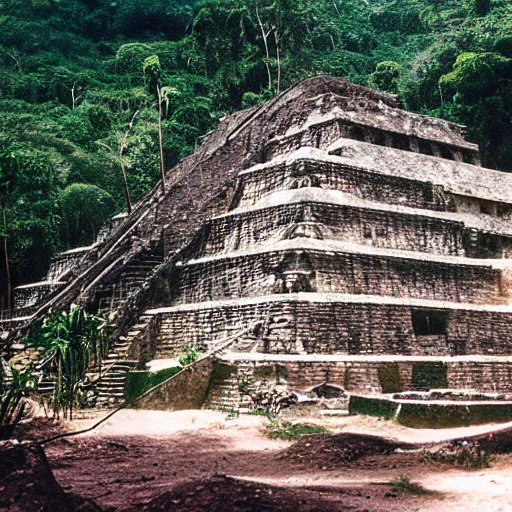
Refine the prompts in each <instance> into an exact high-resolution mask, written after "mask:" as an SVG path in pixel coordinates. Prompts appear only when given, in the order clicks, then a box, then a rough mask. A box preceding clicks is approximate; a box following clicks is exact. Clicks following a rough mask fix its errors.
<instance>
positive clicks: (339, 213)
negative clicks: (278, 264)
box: [194, 203, 464, 257]
mask: <svg viewBox="0 0 512 512" xmlns="http://www.w3.org/2000/svg"><path fill="white" fill-rule="evenodd" d="M304 222H315V223H316V224H317V227H318V229H319V231H320V233H321V236H322V237H323V238H325V239H329V240H339V241H343V242H352V243H359V244H364V245H372V246H375V247H383V248H384V247H385V248H389V249H401V250H408V251H419V252H429V253H434V254H444V255H452V256H463V255H464V247H463V232H464V231H463V229H464V225H463V224H462V223H460V222H456V221H448V220H443V219H436V218H433V217H427V216H420V215H406V214H402V213H398V212H393V211H383V210H370V209H367V208H363V207H354V206H349V205H333V204H323V203H307V204H290V205H283V206H277V207H273V208H263V209H261V210H256V211H248V212H245V213H240V214H238V215H230V216H227V217H220V218H217V219H214V220H212V221H211V222H209V224H208V228H207V230H206V231H207V233H206V234H205V237H204V239H203V241H202V243H201V245H200V246H199V247H197V248H196V250H195V253H194V256H195V257H200V256H209V255H214V254H220V253H225V252H229V251H237V250H246V249H249V248H252V247H255V246H257V245H260V244H262V243H264V242H266V241H268V240H270V239H280V238H293V237H294V236H296V234H295V233H297V227H299V229H300V225H303V223H304ZM297 225H299V226H297Z"/></svg>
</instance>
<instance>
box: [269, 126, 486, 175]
mask: <svg viewBox="0 0 512 512" xmlns="http://www.w3.org/2000/svg"><path fill="white" fill-rule="evenodd" d="M340 138H346V139H354V140H359V141H363V142H368V143H370V144H376V145H378V146H386V147H389V148H395V149H401V150H402V151H412V152H414V153H422V154H424V155H431V156H437V157H439V158H445V159H447V160H455V161H457V162H465V163H469V164H473V165H480V157H479V154H478V151H475V150H473V149H471V148H461V147H458V146H453V145H450V144H446V143H442V142H438V141H434V140H428V139H423V138H420V137H414V136H412V135H410V134H409V135H406V134H404V133H397V132H392V131H389V130H382V129H379V128H376V127H371V126H364V125H359V124H355V123H350V122H348V121H346V120H341V119H328V120H325V121H323V122H320V123H316V124H313V125H310V126H308V127H306V128H305V129H302V130H300V131H296V132H295V133H293V134H291V135H288V136H283V137H279V138H275V139H272V140H270V141H269V142H268V144H267V147H266V158H267V160H271V159H272V158H275V157H277V156H279V155H286V154H289V153H291V152H293V151H296V150H298V149H300V148H302V147H305V146H312V147H315V148H319V149H327V148H328V147H329V146H330V145H331V144H333V143H334V142H336V141H337V140H339V139H340Z"/></svg>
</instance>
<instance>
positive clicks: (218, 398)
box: [203, 367, 240, 411]
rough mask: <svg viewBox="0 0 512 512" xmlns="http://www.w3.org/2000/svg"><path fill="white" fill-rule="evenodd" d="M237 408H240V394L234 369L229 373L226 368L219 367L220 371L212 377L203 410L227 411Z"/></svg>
mask: <svg viewBox="0 0 512 512" xmlns="http://www.w3.org/2000/svg"><path fill="white" fill-rule="evenodd" d="M222 370H225V371H222ZM238 407H240V393H239V392H238V380H237V371H236V368H233V370H232V371H229V369H227V367H224V368H223V367H221V369H220V371H217V372H214V374H213V375H212V379H211V381H210V387H209V389H208V394H207V396H206V400H205V402H204V405H203V409H217V410H221V411H229V410H231V409H237V408H238Z"/></svg>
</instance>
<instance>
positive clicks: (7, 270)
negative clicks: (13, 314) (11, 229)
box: [2, 207, 12, 311]
mask: <svg viewBox="0 0 512 512" xmlns="http://www.w3.org/2000/svg"><path fill="white" fill-rule="evenodd" d="M2 214H3V221H4V257H5V275H6V279H7V283H6V289H7V310H8V311H9V310H10V309H11V295H12V284H11V268H10V265H9V251H8V248H7V217H6V215H5V207H3V208H2Z"/></svg>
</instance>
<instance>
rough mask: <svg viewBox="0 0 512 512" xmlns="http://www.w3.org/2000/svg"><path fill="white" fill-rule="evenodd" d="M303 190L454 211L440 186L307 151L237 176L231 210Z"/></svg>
mask: <svg viewBox="0 0 512 512" xmlns="http://www.w3.org/2000/svg"><path fill="white" fill-rule="evenodd" d="M308 156H309V158H307V157H308ZM382 165H383V166H384V165H385V162H383V163H382ZM304 187H319V188H323V189H327V190H339V191H342V192H346V193H350V194H353V195H355V196H357V197H360V198H362V199H366V200H369V201H377V202H380V203H388V204H395V205H403V206H410V207H413V208H424V209H427V210H438V211H455V203H454V201H453V198H452V197H451V196H450V194H447V193H446V192H445V191H444V188H443V187H442V186H434V185H433V184H432V182H430V181H427V180H419V179H408V178H406V177H401V176H399V175H391V174H385V173H381V172H379V170H378V169H372V170H366V169H361V168H359V167H358V166H357V162H356V161H347V159H345V160H344V161H341V159H338V160H337V159H336V157H330V158H329V156H328V155H327V154H323V155H319V154H318V153H314V152H313V153H312V152H311V150H310V149H306V150H305V151H300V152H297V153H296V154H294V155H293V156H291V157H289V159H288V160H287V161H286V160H285V161H279V160H277V161H272V162H270V163H268V164H262V165H257V166H254V167H252V168H250V169H247V170H246V171H242V172H240V173H239V174H238V183H237V186H236V190H235V194H234V198H233V202H232V204H231V206H232V207H233V208H247V207H249V206H252V205H254V204H257V202H258V201H260V200H261V199H262V198H264V197H266V196H267V195H269V194H270V193H272V192H278V191H280V190H291V189H297V188H304Z"/></svg>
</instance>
